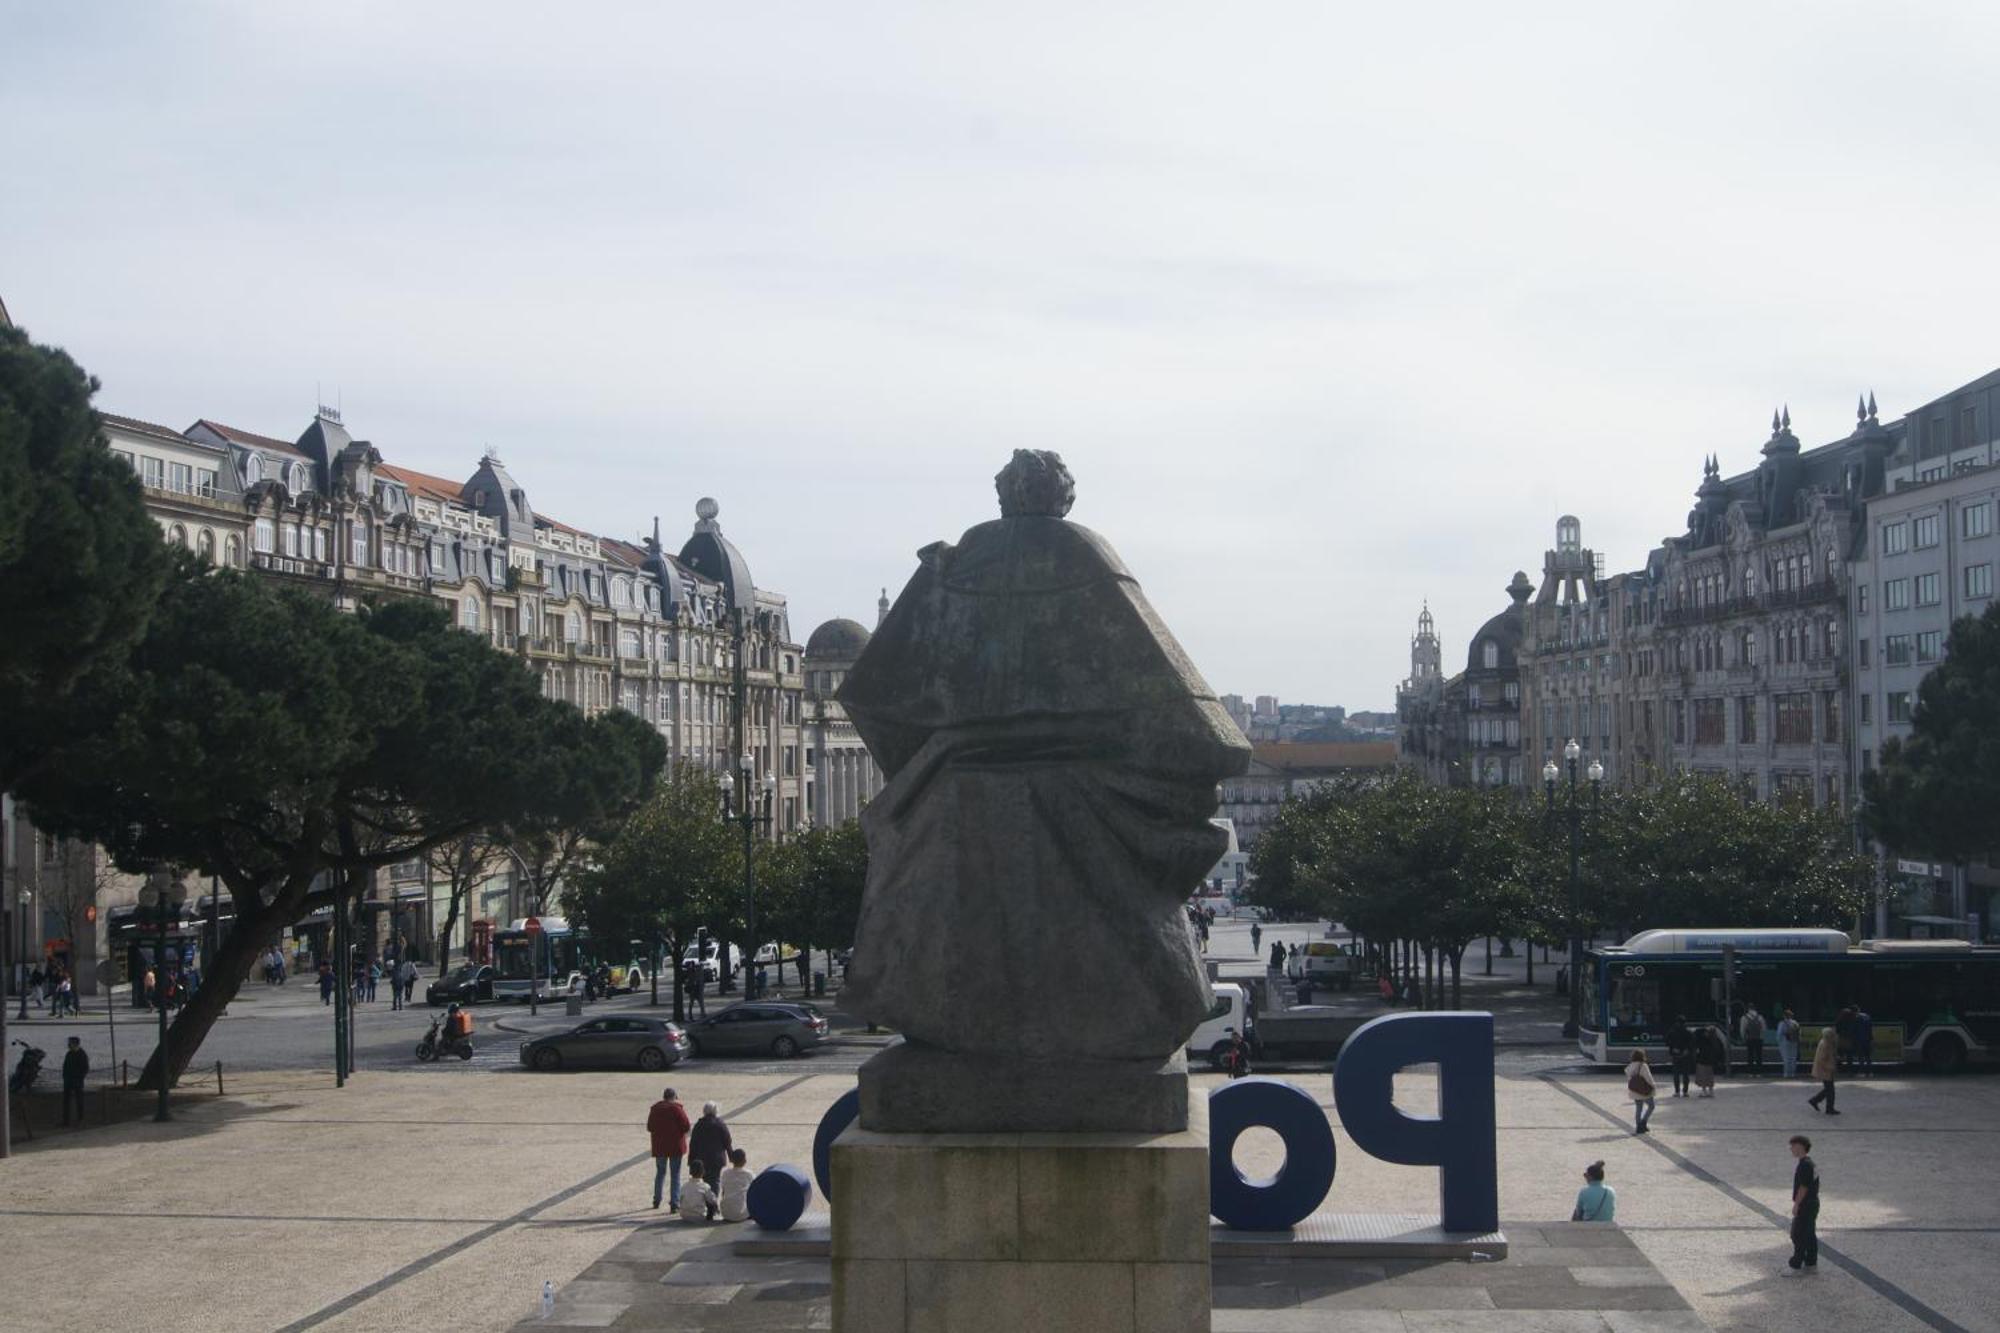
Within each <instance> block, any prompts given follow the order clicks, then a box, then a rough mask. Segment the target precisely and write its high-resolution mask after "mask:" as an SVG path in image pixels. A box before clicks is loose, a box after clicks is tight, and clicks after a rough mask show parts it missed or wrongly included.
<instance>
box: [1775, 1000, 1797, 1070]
mask: <svg viewBox="0 0 2000 1333" xmlns="http://www.w3.org/2000/svg"><path fill="white" fill-rule="evenodd" d="M1778 1059H1779V1060H1780V1061H1782V1062H1783V1063H1784V1066H1785V1077H1786V1078H1797V1077H1798V1076H1799V1020H1798V1019H1797V1018H1795V1017H1793V1015H1792V1011H1791V1010H1789V1009H1787V1010H1785V1016H1784V1017H1783V1018H1780V1019H1779V1020H1778Z"/></svg>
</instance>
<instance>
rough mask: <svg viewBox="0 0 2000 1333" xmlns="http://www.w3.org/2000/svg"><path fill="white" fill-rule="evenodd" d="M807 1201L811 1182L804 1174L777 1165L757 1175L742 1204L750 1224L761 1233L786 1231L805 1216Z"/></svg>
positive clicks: (810, 1191)
mask: <svg viewBox="0 0 2000 1333" xmlns="http://www.w3.org/2000/svg"><path fill="white" fill-rule="evenodd" d="M811 1198H812V1182H811V1181H809V1180H807V1179H806V1173H805V1172H803V1171H801V1170H799V1169H798V1168H797V1167H795V1166H788V1165H786V1164H784V1163H782V1162H781V1163H779V1164H778V1165H776V1166H767V1167H765V1168H764V1169H763V1170H762V1171H759V1172H758V1173H757V1178H756V1179H755V1180H753V1181H751V1182H750V1192H749V1194H748V1195H747V1196H746V1197H745V1202H746V1203H748V1204H749V1206H750V1220H751V1221H752V1222H755V1223H756V1224H757V1225H758V1226H760V1227H762V1228H764V1230H766V1231H790V1230H791V1229H792V1224H793V1223H795V1222H797V1221H798V1220H799V1218H800V1217H802V1216H804V1215H805V1211H806V1203H807V1201H808V1200H810V1199H811Z"/></svg>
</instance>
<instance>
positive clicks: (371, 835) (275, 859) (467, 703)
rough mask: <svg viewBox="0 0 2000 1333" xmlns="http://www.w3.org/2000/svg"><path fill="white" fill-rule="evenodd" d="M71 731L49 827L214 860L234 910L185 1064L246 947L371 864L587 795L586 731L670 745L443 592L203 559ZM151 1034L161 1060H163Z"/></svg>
mask: <svg viewBox="0 0 2000 1333" xmlns="http://www.w3.org/2000/svg"><path fill="white" fill-rule="evenodd" d="M65 713H66V721H67V728H66V730H67V740H66V741H65V742H64V744H63V746H62V748H61V750H60V752H59V753H58V754H57V755H55V756H54V757H53V758H52V760H51V762H49V763H47V764H45V765H43V766H42V767H41V768H40V769H39V770H38V771H37V772H36V773H35V774H33V775H32V776H31V777H30V779H28V780H27V781H24V783H23V785H22V787H21V790H20V795H21V796H22V797H23V799H24V800H26V802H27V804H28V806H29V809H30V812H31V814H32V815H33V817H34V818H35V821H36V822H37V823H38V824H39V825H41V826H42V827H45V828H48V829H51V830H53V831H56V832H60V833H64V834H67V835H70V836H76V837H83V838H88V839H91V840H93V841H96V842H99V843H102V844H103V845H104V846H105V847H106V849H107V850H108V851H109V852H110V853H111V855H112V857H113V858H114V859H115V860H116V861H117V863H118V864H119V865H120V866H121V867H123V868H124V869H126V870H130V871H135V872H138V871H148V870H152V869H156V868H174V869H177V870H183V871H189V870H191V871H195V872H198V873H202V874H210V875H214V876H216V877H217V878H218V879H219V880H220V881H221V883H222V884H223V885H224V886H225V887H226V888H227V890H228V892H229V895H230V898H231V902H232V909H233V911H234V914H235V925H234V928H233V930H232V932H231V934H230V937H229V939H228V941H227V942H226V944H225V946H224V948H223V949H222V951H221V953H220V955H219V956H218V957H217V958H215V959H214V960H211V963H210V966H209V968H208V974H209V977H210V979H211V982H212V983H213V984H210V985H205V986H203V987H202V988H201V990H200V991H199V992H198V993H197V996H196V998H195V1000H194V1001H192V1002H191V1003H190V1004H189V1005H188V1006H187V1008H186V1009H184V1010H183V1011H182V1013H181V1015H180V1017H179V1018H178V1019H177V1020H176V1022H175V1025H174V1030H173V1041H172V1047H173V1054H174V1065H175V1070H174V1072H176V1073H177V1072H178V1071H179V1069H180V1068H183V1067H185V1065H186V1063H187V1061H188V1060H189V1059H190V1058H192V1056H193V1053H194V1050H195V1048H196V1047H197V1046H198V1044H199V1042H200V1040H201V1038H202V1037H203V1036H205V1035H206V1033H207V1031H208V1028H209V1026H210V1025H211V1024H212V1023H213V1021H214V1019H215V1016H216V1015H217V1014H219V1013H220V1012H221V1010H222V1008H223V1007H224V1006H225V1005H226V1004H227V1003H228V1001H229V998H230V997H231V996H232V995H233V994H234V993H235V990H236V988H237V987H238V986H239V985H240V984H241V982H242V979H243V977H244V976H245V975H247V973H248V971H249V967H250V963H251V961H252V960H253V959H254V957H255V956H256V955H257V954H258V953H260V952H261V951H262V950H263V949H265V948H267V947H268V946H269V945H270V944H271V943H272V942H273V941H274V940H275V939H276V938H277V936H278V934H279V932H280V931H281V930H282V929H283V928H284V927H285V926H287V925H290V924H291V923H293V922H295V921H297V920H299V919H300V918H301V917H303V916H305V915H306V914H308V913H310V912H311V911H313V910H314V909H316V908H318V907H321V906H333V905H340V904H342V903H344V902H346V901H348V900H351V898H352V896H353V888H352V881H353V879H354V878H355V877H356V876H358V875H359V874H360V873H362V872H367V871H370V870H373V869H376V868H379V867H383V866H387V865H390V864H393V863H396V862H399V861H405V860H409V859H411V858H413V857H419V856H422V855H423V854H424V853H425V852H427V851H428V850H429V849H431V848H433V847H436V846H438V845H440V844H442V843H445V842H447V841H450V840H453V839H457V838H461V837H464V836H465V835H466V834H467V833H469V832H472V831H475V830H478V829H481V828H486V827H490V826H492V825H494V824H497V823H502V822H505V821H508V820H518V819H522V818H527V817H534V816H541V815H545V814H546V813H548V812H550V811H552V810H555V809H561V808H564V807H565V806H566V804H567V803H568V802H569V801H571V800H572V799H573V798H574V792H573V783H574V782H575V775H576V774H577V773H578V771H579V770H580V768H586V769H587V768H591V767H592V766H590V765H580V764H579V761H578V760H577V758H576V756H575V755H574V754H573V753H571V751H573V750H574V749H575V748H576V747H587V748H590V749H592V750H601V751H602V752H604V754H605V755H607V756H609V757H608V758H607V759H605V760H604V762H605V763H606V764H607V765H608V766H609V767H611V768H613V769H615V770H616V771H618V772H620V773H622V774H623V775H625V779H626V780H628V781H630V782H631V783H633V784H634V791H633V796H634V798H635V799H636V798H637V797H638V796H641V795H643V792H644V784H645V783H646V781H647V780H649V778H650V775H651V774H652V773H653V772H655V771H656V770H657V769H658V767H659V764H660V762H661V760H662V758H663V755H664V745H663V743H662V742H661V741H660V739H659V737H658V736H657V735H656V734H654V733H653V732H652V730H651V729H650V728H647V727H645V726H644V724H643V723H640V724H638V725H636V726H635V725H633V723H635V722H636V719H631V718H627V717H625V716H623V715H620V714H610V715H607V716H605V717H603V718H597V719H590V720H586V719H584V718H583V717H582V715H581V714H580V713H578V712H577V710H576V709H575V708H573V707H572V706H570V705H568V704H565V703H559V702H556V701H553V700H549V699H545V698H543V697H542V695H541V692H540V690H539V688H538V686H537V682H536V680H535V678H534V676H533V675H532V674H531V673H530V672H529V671H528V670H527V669H526V668H525V667H524V666H523V665H522V664H521V663H520V662H518V661H516V660H515V659H513V658H510V657H507V656H505V655H503V654H501V653H499V652H497V651H495V650H494V649H493V648H492V647H490V646H489V645H488V644H487V643H486V642H485V641H484V640H482V639H480V638H478V637H476V636H474V635H471V634H466V633H464V632H462V631H459V630H456V629H453V628H451V627H450V625H449V622H448V619H447V614H446V610H445V608H444V607H443V606H442V605H440V604H437V603H434V602H428V601H417V600H414V599H397V600H393V601H390V602H387V603H385V604H383V605H381V606H379V607H370V608H365V609H364V610H363V611H362V612H360V613H359V614H355V615H347V614H343V613H342V612H340V611H338V610H336V609H335V608H334V607H333V606H332V605H331V604H330V603H328V602H327V601H325V600H323V599H321V598H318V597H315V596H313V595H311V594H309V593H306V592H302V591H297V590H292V589H285V588H280V587H277V586H275V585H273V584H271V583H269V582H267V581H265V580H262V579H258V578H253V577H251V576H248V575H245V574H242V573H238V572H236V571H231V570H220V571H205V570H204V569H203V568H202V567H199V566H197V565H195V564H194V562H192V561H189V562H187V563H185V564H182V565H180V566H179V567H178V568H177V569H176V571H175V574H174V577H172V578H171V579H169V581H168V582H167V584H166V587H165V588H164V590H163V592H162V593H161V595H160V597H159V600H158V604H157V606H156V607H155V611H154V615H153V618H152V622H151V624H150V626H149V628H148V631H147V633H146V635H145V637H144V638H143V639H141V640H140V641H139V642H138V643H137V644H136V645H135V646H134V648H133V650H132V653H131V655H130V658H129V659H128V661H127V662H126V663H125V664H124V666H123V667H122V668H121V669H119V670H117V671H111V672H99V673H93V675H92V676H91V677H90V678H89V679H87V680H86V681H84V682H83V683H82V684H80V685H79V686H78V687H77V688H76V690H74V691H73V693H72V696H71V698H70V700H69V704H68V707H67V709H66V710H65ZM158 1059H159V1056H158V1052H155V1056H154V1061H153V1062H152V1063H149V1064H148V1066H147V1074H146V1078H147V1079H148V1080H151V1079H153V1078H155V1077H157V1076H158V1067H157V1066H158Z"/></svg>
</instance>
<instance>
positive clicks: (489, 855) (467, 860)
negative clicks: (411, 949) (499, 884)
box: [424, 830, 498, 977]
mask: <svg viewBox="0 0 2000 1333" xmlns="http://www.w3.org/2000/svg"><path fill="white" fill-rule="evenodd" d="M497 855H498V852H497V849H496V848H495V847H494V846H493V842H492V839H491V838H490V837H489V836H488V835H487V834H486V832H485V831H484V830H475V831H474V832H471V833H467V834H466V835H464V836H463V837H460V838H454V839H452V840H451V841H450V842H441V843H439V844H438V845H437V846H435V847H433V848H431V849H430V851H428V852H426V853H425V854H424V864H425V865H427V866H428V867H429V868H430V872H431V873H432V874H433V875H436V876H438V877H440V878H441V879H443V880H444V881H445V883H446V884H447V885H448V886H450V889H451V900H450V904H449V905H448V906H447V907H446V909H445V918H444V927H443V928H442V929H441V930H439V931H438V935H437V959H438V975H439V976H440V977H442V976H443V975H444V974H445V973H446V972H447V971H449V970H450V968H451V932H452V931H453V930H454V929H456V928H457V926H458V918H459V916H460V915H461V914H462V912H463V910H464V908H465V898H466V895H467V894H468V893H470V892H471V891H472V886H473V885H474V884H477V883H478V882H479V881H480V880H482V879H485V878H486V876H487V874H488V873H489V872H490V871H491V870H492V868H493V862H494V860H495V859H496V857H497Z"/></svg>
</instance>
